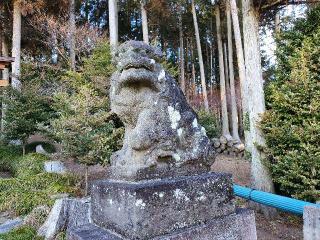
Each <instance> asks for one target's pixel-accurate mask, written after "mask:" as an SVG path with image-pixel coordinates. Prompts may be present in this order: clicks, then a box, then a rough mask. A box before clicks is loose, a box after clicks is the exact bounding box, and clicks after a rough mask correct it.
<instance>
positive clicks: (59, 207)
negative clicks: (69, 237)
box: [38, 199, 67, 239]
mask: <svg viewBox="0 0 320 240" xmlns="http://www.w3.org/2000/svg"><path fill="white" fill-rule="evenodd" d="M66 220H67V206H66V201H65V199H58V200H56V202H55V204H54V206H53V208H52V210H51V212H50V214H49V216H48V218H47V220H46V221H45V223H44V224H43V225H42V226H41V227H40V228H39V229H38V235H39V236H41V237H44V238H45V239H54V237H55V236H56V234H58V233H59V232H60V231H61V230H63V228H64V226H65V223H66Z"/></svg>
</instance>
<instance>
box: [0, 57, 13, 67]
mask: <svg viewBox="0 0 320 240" xmlns="http://www.w3.org/2000/svg"><path fill="white" fill-rule="evenodd" d="M12 62H14V58H12V57H0V70H3V69H5V68H7V67H9V66H10V64H11V63H12Z"/></svg>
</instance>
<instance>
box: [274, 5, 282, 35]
mask: <svg viewBox="0 0 320 240" xmlns="http://www.w3.org/2000/svg"><path fill="white" fill-rule="evenodd" d="M274 23H275V32H276V35H278V34H279V33H280V32H281V25H280V12H279V11H278V12H277V13H276V17H275V20H274Z"/></svg>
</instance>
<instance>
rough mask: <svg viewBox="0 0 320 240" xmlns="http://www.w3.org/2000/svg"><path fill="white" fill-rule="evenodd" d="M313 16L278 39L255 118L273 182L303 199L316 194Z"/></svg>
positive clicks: (319, 37) (319, 33) (319, 12)
mask: <svg viewBox="0 0 320 240" xmlns="http://www.w3.org/2000/svg"><path fill="white" fill-rule="evenodd" d="M315 19H317V20H315ZM319 21H320V8H318V9H316V10H315V11H313V12H311V14H310V15H309V16H308V18H307V20H300V21H299V22H298V23H297V24H296V26H295V28H294V29H293V30H291V31H288V32H285V33H284V34H283V36H282V38H280V39H279V42H280V44H279V50H278V55H279V69H278V70H277V80H276V81H275V82H273V83H271V84H270V85H269V86H268V90H267V94H268V95H267V99H268V111H267V112H266V113H265V115H264V116H263V120H262V122H261V127H262V130H263V133H264V135H265V138H266V144H267V148H268V149H267V150H268V151H269V153H270V155H271V156H272V157H271V161H270V169H271V171H272V175H273V179H274V182H275V184H276V186H277V187H278V189H279V190H280V192H281V193H282V194H285V195H288V196H292V197H295V198H299V199H304V200H308V201H316V200H319V199H320V175H319V172H320V26H319V24H318V23H319ZM314 22H317V24H314ZM286 43H287V45H286ZM293 47H295V48H294V49H295V51H292V48H293Z"/></svg>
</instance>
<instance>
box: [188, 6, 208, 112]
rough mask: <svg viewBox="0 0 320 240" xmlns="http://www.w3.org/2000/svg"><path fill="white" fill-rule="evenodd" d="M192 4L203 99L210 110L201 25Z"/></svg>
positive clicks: (206, 107)
mask: <svg viewBox="0 0 320 240" xmlns="http://www.w3.org/2000/svg"><path fill="white" fill-rule="evenodd" d="M191 5H192V16H193V23H194V30H195V35H196V42H197V50H198V57H199V66H200V77H201V86H202V94H203V101H204V107H205V110H206V111H207V112H208V111H209V102H208V94H207V86H206V77H205V72H204V65H203V58H202V50H201V42H200V35H199V27H198V21H197V13H196V7H195V4H194V0H192V1H191Z"/></svg>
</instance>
